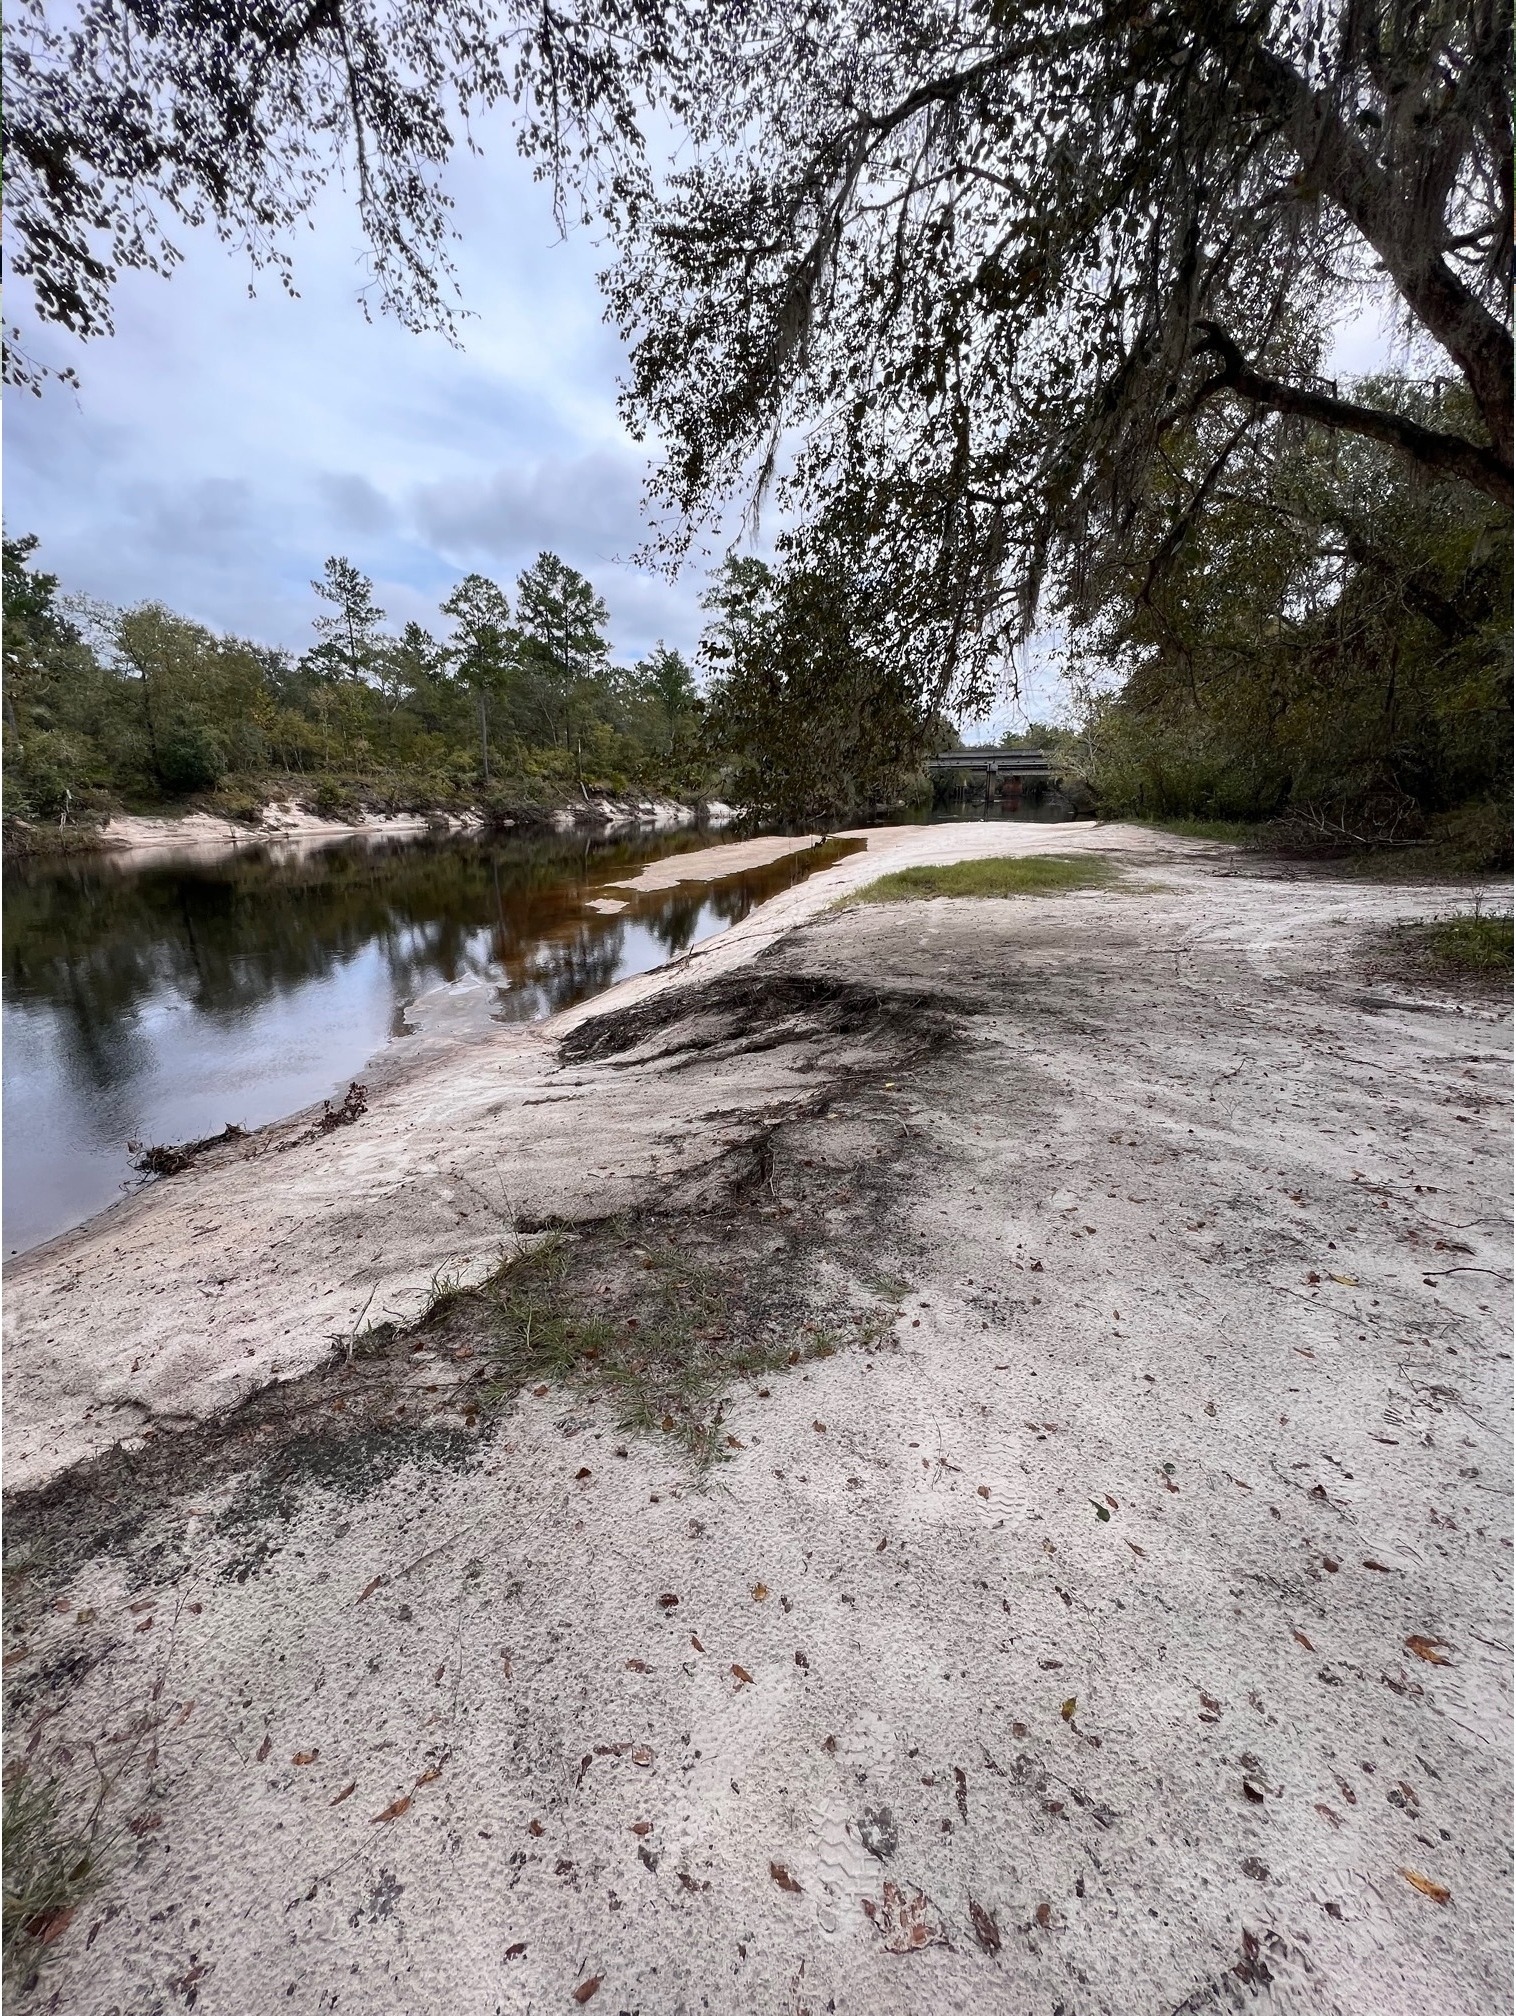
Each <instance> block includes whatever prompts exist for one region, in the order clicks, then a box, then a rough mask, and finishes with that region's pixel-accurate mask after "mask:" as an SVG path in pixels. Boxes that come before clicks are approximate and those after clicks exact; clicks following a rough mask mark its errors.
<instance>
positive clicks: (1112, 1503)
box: [1105, 1491, 1121, 1512]
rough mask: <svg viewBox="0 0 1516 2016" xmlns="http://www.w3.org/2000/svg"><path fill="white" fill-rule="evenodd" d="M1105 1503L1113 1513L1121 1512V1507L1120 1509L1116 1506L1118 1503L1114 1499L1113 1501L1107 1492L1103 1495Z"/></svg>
mask: <svg viewBox="0 0 1516 2016" xmlns="http://www.w3.org/2000/svg"><path fill="white" fill-rule="evenodd" d="M1105 1502H1106V1504H1107V1505H1109V1506H1110V1508H1111V1510H1112V1511H1113V1512H1119V1511H1120V1510H1121V1507H1120V1505H1119V1504H1118V1503H1117V1502H1116V1500H1115V1499H1114V1498H1113V1497H1112V1496H1111V1494H1110V1492H1109V1491H1107V1492H1106V1494H1105Z"/></svg>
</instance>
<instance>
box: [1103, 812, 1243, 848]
mask: <svg viewBox="0 0 1516 2016" xmlns="http://www.w3.org/2000/svg"><path fill="white" fill-rule="evenodd" d="M1119 816H1120V823H1121V824H1122V825H1123V826H1147V827H1150V828H1151V829H1152V831H1153V832H1155V833H1177V834H1179V835H1180V836H1181V837H1182V838H1183V839H1186V840H1224V841H1225V842H1226V843H1227V845H1228V846H1229V847H1258V846H1261V845H1263V843H1264V841H1265V840H1266V838H1267V835H1266V833H1265V832H1264V829H1263V828H1262V827H1261V826H1260V825H1259V823H1258V822H1257V820H1250V819H1182V818H1173V819H1139V818H1136V817H1134V816H1129V815H1127V814H1124V813H1123V814H1121V815H1119Z"/></svg>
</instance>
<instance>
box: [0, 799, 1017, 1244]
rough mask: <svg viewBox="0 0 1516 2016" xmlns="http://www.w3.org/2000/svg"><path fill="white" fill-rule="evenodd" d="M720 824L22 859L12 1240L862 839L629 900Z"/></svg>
mask: <svg viewBox="0 0 1516 2016" xmlns="http://www.w3.org/2000/svg"><path fill="white" fill-rule="evenodd" d="M964 809H965V808H963V807H961V806H960V807H956V808H955V809H954V812H952V813H950V814H948V816H958V817H962V816H964ZM939 816H941V815H939ZM970 816H972V814H971V815H970ZM980 816H983V815H982V810H981V813H980ZM1033 816H1035V814H1034V815H1033ZM710 837H711V836H708V835H704V834H700V833H694V832H688V831H686V832H681V833H661V834H652V833H643V834H633V835H626V834H622V835H619V836H617V837H615V838H605V837H599V838H592V839H590V838H585V837H584V836H583V835H577V836H565V835H551V836H549V835H538V836H533V837H530V838H514V837H511V836H509V835H504V836H497V837H491V838H459V837H453V838H448V839H387V840H379V841H375V840H357V839H355V840H352V841H339V842H337V843H335V844H334V843H327V844H323V845H315V844H312V843H308V842H307V843H300V844H279V845H274V846H262V845H256V846H248V847H244V848H241V849H239V850H238V851H237V852H235V853H229V854H222V855H215V856H212V857H210V858H195V857H192V856H187V855H177V856H170V857H164V856H156V857H152V858H148V859H144V858H142V857H141V856H137V857H135V858H134V857H133V856H131V855H96V856H79V857H74V858H73V859H70V860H65V861H58V862H48V863H25V864H14V865H12V866H8V867H7V869H6V871H5V883H4V893H5V914H4V1098H5V1155H4V1224H3V1234H0V1238H3V1245H4V1250H5V1252H6V1253H7V1254H11V1253H17V1252H24V1251H25V1250H27V1249H28V1248H29V1247H32V1246H36V1245H39V1244H40V1243H42V1242H43V1241H44V1240H47V1239H51V1238H54V1237H56V1236H57V1235H58V1234H59V1233H61V1232H65V1231H67V1230H68V1229H69V1228H70V1227H71V1226H74V1225H78V1224H81V1223H82V1222H83V1221H84V1220H85V1219H87V1218H90V1217H93V1216H94V1214H95V1213H96V1212H97V1211H102V1210H104V1209H105V1207H106V1206H107V1205H109V1204H111V1203H114V1202H115V1201H116V1199H117V1198H118V1197H120V1196H121V1195H122V1194H123V1192H125V1191H127V1190H130V1189H133V1188H135V1187H136V1186H137V1185H138V1184H139V1183H140V1182H141V1181H142V1180H143V1179H142V1178H141V1177H140V1176H139V1175H138V1174H137V1172H136V1170H135V1167H134V1163H135V1160H136V1157H137V1155H138V1154H140V1153H141V1151H142V1150H143V1149H144V1148H146V1147H149V1146H155V1145H160V1144H166V1143H172V1142H180V1141H192V1140H197V1139H200V1138H202V1137H204V1136H206V1135H210V1134H215V1133H219V1132H220V1130H221V1129H222V1128H223V1127H224V1126H226V1125H227V1123H228V1122H232V1123H235V1124H236V1125H237V1126H239V1127H243V1128H252V1127H261V1126H265V1125H267V1124H268V1123H269V1122H270V1121H273V1120H278V1119H282V1118H284V1117H285V1116H287V1115H288V1114H291V1113H295V1112H298V1111H300V1109H301V1108H302V1107H305V1106H309V1105H311V1104H313V1103H314V1102H315V1101H316V1100H318V1099H324V1098H332V1097H334V1096H340V1094H341V1092H342V1090H343V1088H344V1087H345V1086H346V1085H347V1083H348V1082H349V1080H350V1079H352V1078H353V1077H354V1076H355V1075H357V1074H360V1073H361V1072H362V1071H363V1069H364V1066H365V1064H366V1062H367V1061H368V1060H369V1059H371V1058H373V1057H374V1056H375V1054H376V1052H378V1051H380V1050H382V1049H383V1048H384V1047H385V1046H386V1045H387V1044H389V1043H392V1042H393V1043H397V1044H403V1043H404V1042H405V1041H406V1040H407V1039H408V1038H409V1037H412V1036H413V1035H414V1034H415V1033H416V1031H417V1029H418V1028H419V1027H424V1026H426V1024H427V1020H428V1017H429V1016H430V1017H432V1018H434V1019H435V1018H436V1017H437V1016H438V1015H439V1013H440V1014H441V1015H443V1016H444V1017H445V1016H446V1015H447V1014H448V1013H450V1012H453V1011H454V1010H455V1008H456V1009H457V1012H461V1013H463V1014H465V1015H466V1016H468V1017H471V1018H474V1019H475V1020H476V1021H477V1019H478V1018H479V1017H481V1016H493V1017H494V1019H496V1020H498V1021H502V1022H519V1021H528V1020H533V1019H536V1018H540V1017H542V1016H546V1015H551V1014H552V1013H554V1012H555V1010H557V1009H559V1008H566V1007H568V1006H569V1005H570V1004H571V1003H573V1002H576V1001H582V1000H584V999H586V998H587V997H588V996H590V995H592V994H598V993H601V992H603V991H604V990H605V989H606V988H607V987H611V986H614V985H615V983H616V982H617V981H618V980H623V979H625V978H627V977H628V975H630V974H634V973H644V972H647V971H649V970H650V969H651V968H653V967H655V966H661V965H662V964H663V963H664V962H665V961H666V960H669V959H672V958H676V957H678V956H679V955H680V954H681V953H683V952H685V951H687V950H688V949H689V947H690V946H691V945H693V944H695V943H697V942H698V941H699V940H701V939H705V938H709V937H711V936H713V935H714V934H716V933H718V932H720V931H723V930H726V929H727V928H728V927H729V926H731V925H732V924H735V923H737V922H738V921H739V920H740V919H741V918H743V917H745V916H746V915H747V914H748V912H749V911H750V910H751V909H752V908H753V906H754V905H755V904H756V903H761V902H763V901H764V900H765V899H766V898H768V897H769V896H772V895H775V894H777V893H778V891H779V890H781V889H785V888H788V887H789V886H790V885H791V884H792V883H794V882H795V881H796V880H798V879H800V878H802V877H803V876H805V875H808V874H810V873H812V872H813V871H814V870H815V868H816V867H818V866H820V865H824V864H825V863H826V862H828V861H830V860H833V859H835V858H836V855H837V849H838V848H839V847H846V846H849V845H857V844H859V843H856V842H855V843H836V842H834V843H830V844H829V845H828V847H827V848H826V849H825V850H819V849H812V850H809V851H807V852H805V853H801V854H796V855H793V856H789V857H786V858H785V859H783V860H781V861H778V862H775V863H774V864H773V865H772V866H770V867H768V868H762V869H757V870H753V871H749V872H748V873H746V874H742V875H736V876H731V877H729V878H727V879H726V880H724V881H721V882H717V883H702V882H696V883H687V884H684V885H682V886H680V887H678V888H675V889H667V890H660V891H656V892H648V893H643V894H639V895H637V896H636V897H635V898H633V899H632V900H631V901H630V902H626V903H625V907H623V908H621V909H612V908H610V907H609V906H610V905H611V904H614V903H618V902H622V901H623V900H624V899H625V896H626V892H625V891H624V890H622V889H619V888H617V887H616V886H614V885H616V884H617V883H618V882H619V881H621V880H622V879H624V878H625V877H627V876H629V875H634V874H635V873H636V872H637V870H638V868H639V867H641V866H642V865H643V864H644V863H646V862H649V861H653V860H658V859H661V858H663V857H666V856H668V855H671V854H679V853H685V852H688V851H691V850H693V849H696V848H703V847H706V846H708V845H709V844H710ZM716 837H718V838H719V836H716ZM597 905H604V906H606V907H603V908H602V907H597ZM460 1003H461V1004H462V1005H461V1007H459V1006H458V1004H460Z"/></svg>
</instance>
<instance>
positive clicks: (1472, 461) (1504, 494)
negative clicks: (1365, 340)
mask: <svg viewBox="0 0 1516 2016" xmlns="http://www.w3.org/2000/svg"><path fill="white" fill-rule="evenodd" d="M1195 326H1196V328H1197V329H1198V330H1199V331H1200V334H1201V340H1200V342H1198V343H1197V344H1196V345H1195V351H1196V354H1197V355H1198V356H1214V357H1216V358H1218V359H1219V360H1220V369H1219V370H1218V371H1217V372H1216V373H1215V374H1214V375H1213V376H1212V377H1211V378H1210V379H1208V380H1207V382H1206V383H1205V385H1203V386H1202V387H1201V393H1200V397H1201V398H1209V397H1211V396H1213V395H1214V394H1215V393H1217V392H1231V393H1233V394H1235V396H1236V397H1237V398H1239V399H1247V400H1250V401H1251V402H1252V403H1253V404H1254V405H1255V406H1263V407H1266V408H1267V409H1268V410H1269V411H1270V412H1272V413H1289V414H1293V415H1294V416H1295V417H1296V418H1297V419H1300V420H1313V421H1315V423H1316V424H1317V425H1318V426H1321V427H1331V428H1335V429H1336V430H1337V431H1338V432H1340V433H1346V434H1362V435H1365V436H1366V437H1367V438H1368V439H1369V440H1370V441H1383V442H1386V443H1387V444H1388V445H1389V446H1390V447H1392V448H1398V449H1399V450H1400V452H1401V453H1402V454H1403V455H1405V456H1407V457H1409V459H1410V460H1411V461H1412V462H1415V463H1416V464H1417V465H1418V466H1419V467H1421V468H1423V469H1428V470H1432V471H1433V472H1435V473H1436V474H1437V475H1439V476H1455V477H1457V478H1458V479H1459V480H1460V481H1461V482H1464V483H1468V484H1471V485H1472V486H1473V487H1474V489H1476V490H1482V491H1483V492H1484V494H1485V496H1486V497H1493V498H1494V499H1495V501H1496V502H1497V503H1498V504H1504V505H1505V506H1506V507H1507V508H1509V507H1510V504H1511V469H1510V465H1509V463H1507V462H1504V461H1502V459H1501V458H1500V456H1498V455H1497V454H1496V453H1495V451H1494V449H1493V448H1481V447H1478V446H1476V444H1475V443H1474V442H1472V441H1465V440H1464V438H1463V436H1462V435H1460V434H1442V433H1439V432H1437V430H1436V429H1435V428H1431V427H1422V426H1419V425H1418V424H1417V422H1416V421H1414V420H1407V419H1406V418H1405V417H1404V416H1403V415H1402V414H1399V413H1387V412H1385V411H1384V410H1383V409H1382V408H1381V407H1377V406H1359V405H1357V404H1356V403H1355V402H1354V401H1352V400H1350V399H1334V398H1331V397H1329V396H1328V395H1327V394H1326V393H1324V392H1307V391H1305V390H1304V389H1303V388H1302V387H1300V386H1296V385H1283V384H1281V383H1280V382H1279V380H1278V379H1277V378H1265V377H1263V376H1262V375H1261V373H1259V372H1257V371H1254V370H1253V369H1252V367H1251V366H1250V365H1249V364H1248V363H1247V361H1246V359H1245V358H1244V357H1243V354H1242V352H1241V351H1240V350H1239V349H1238V348H1237V345H1236V344H1235V343H1234V342H1233V341H1232V339H1231V337H1230V336H1228V334H1227V333H1226V331H1225V330H1224V329H1223V328H1222V327H1221V325H1220V323H1219V322H1198V323H1197V324H1196V325H1195ZM1198 403H1199V401H1198V400H1197V404H1198Z"/></svg>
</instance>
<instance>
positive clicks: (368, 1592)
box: [358, 1575, 384, 1603]
mask: <svg viewBox="0 0 1516 2016" xmlns="http://www.w3.org/2000/svg"><path fill="white" fill-rule="evenodd" d="M383 1582H384V1577H383V1576H382V1575H376V1576H375V1577H374V1579H373V1581H372V1582H370V1583H369V1585H368V1587H367V1588H366V1589H365V1590H364V1591H363V1594H362V1595H361V1596H360V1597H359V1598H358V1601H359V1602H360V1603H366V1602H367V1601H368V1599H369V1598H370V1596H372V1595H373V1593H374V1591H375V1590H376V1589H378V1588H380V1587H382V1585H383Z"/></svg>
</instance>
